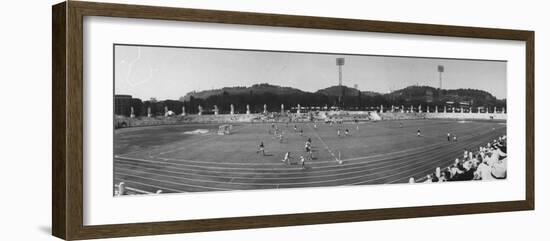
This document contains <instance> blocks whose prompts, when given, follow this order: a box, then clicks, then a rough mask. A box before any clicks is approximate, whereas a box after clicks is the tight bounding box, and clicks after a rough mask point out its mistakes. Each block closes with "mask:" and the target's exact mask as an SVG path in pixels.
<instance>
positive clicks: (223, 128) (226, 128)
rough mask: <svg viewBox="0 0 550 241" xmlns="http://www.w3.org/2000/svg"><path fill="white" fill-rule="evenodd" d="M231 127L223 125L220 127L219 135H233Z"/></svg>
mask: <svg viewBox="0 0 550 241" xmlns="http://www.w3.org/2000/svg"><path fill="white" fill-rule="evenodd" d="M231 129H232V126H231V125H221V126H219V127H218V135H229V134H231Z"/></svg>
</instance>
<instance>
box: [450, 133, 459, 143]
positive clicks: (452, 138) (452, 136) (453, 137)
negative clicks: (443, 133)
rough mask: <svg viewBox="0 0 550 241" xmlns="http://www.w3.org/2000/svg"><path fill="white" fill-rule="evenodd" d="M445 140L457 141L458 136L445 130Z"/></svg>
mask: <svg viewBox="0 0 550 241" xmlns="http://www.w3.org/2000/svg"><path fill="white" fill-rule="evenodd" d="M447 141H448V142H457V141H458V138H457V137H456V135H454V134H451V133H450V132H447Z"/></svg>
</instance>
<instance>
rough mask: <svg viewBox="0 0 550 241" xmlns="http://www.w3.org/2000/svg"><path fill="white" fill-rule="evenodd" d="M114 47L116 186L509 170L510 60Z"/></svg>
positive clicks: (180, 188) (405, 178) (274, 185)
mask: <svg viewBox="0 0 550 241" xmlns="http://www.w3.org/2000/svg"><path fill="white" fill-rule="evenodd" d="M113 50H114V70H115V71H114V90H115V93H114V103H115V104H114V105H115V106H114V185H113V187H114V195H115V196H120V195H134V194H161V193H187V192H210V191H233V190H256V189H280V188H309V187H329V186H349V185H371V184H394V183H411V184H412V183H445V182H453V181H496V180H504V179H506V171H507V156H506V143H507V142H506V93H507V92H506V91H507V89H506V64H507V63H506V61H501V60H480V59H443V58H425V57H418V56H403V57H400V56H376V55H354V54H335V53H304V52H278V51H262V50H235V49H209V48H188V47H174V46H140V45H126V44H116V45H115V46H114V47H113Z"/></svg>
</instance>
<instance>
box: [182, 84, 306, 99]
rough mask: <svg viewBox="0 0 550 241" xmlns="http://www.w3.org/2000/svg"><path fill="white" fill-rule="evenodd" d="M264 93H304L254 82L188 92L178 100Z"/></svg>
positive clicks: (290, 88)
mask: <svg viewBox="0 0 550 241" xmlns="http://www.w3.org/2000/svg"><path fill="white" fill-rule="evenodd" d="M250 93H253V94H265V93H272V94H276V95H286V94H301V93H305V91H302V90H299V89H296V88H292V87H284V86H277V85H271V84H267V83H262V84H254V85H252V86H250V87H244V86H236V87H224V88H221V89H213V90H203V91H198V92H189V93H187V94H186V95H185V96H183V97H181V98H180V101H188V100H189V99H190V97H191V96H193V97H194V98H196V99H207V98H208V97H210V96H214V95H222V94H226V95H240V94H250Z"/></svg>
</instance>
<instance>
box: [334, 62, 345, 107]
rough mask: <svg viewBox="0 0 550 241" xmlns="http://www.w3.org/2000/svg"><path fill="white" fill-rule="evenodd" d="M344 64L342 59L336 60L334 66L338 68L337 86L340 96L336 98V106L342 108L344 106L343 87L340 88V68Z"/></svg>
mask: <svg viewBox="0 0 550 241" xmlns="http://www.w3.org/2000/svg"><path fill="white" fill-rule="evenodd" d="M344 64H345V59H344V58H336V65H337V66H338V86H339V87H340V96H338V104H340V107H343V106H344V104H343V102H344V87H343V86H342V66H344Z"/></svg>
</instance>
